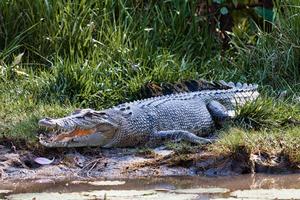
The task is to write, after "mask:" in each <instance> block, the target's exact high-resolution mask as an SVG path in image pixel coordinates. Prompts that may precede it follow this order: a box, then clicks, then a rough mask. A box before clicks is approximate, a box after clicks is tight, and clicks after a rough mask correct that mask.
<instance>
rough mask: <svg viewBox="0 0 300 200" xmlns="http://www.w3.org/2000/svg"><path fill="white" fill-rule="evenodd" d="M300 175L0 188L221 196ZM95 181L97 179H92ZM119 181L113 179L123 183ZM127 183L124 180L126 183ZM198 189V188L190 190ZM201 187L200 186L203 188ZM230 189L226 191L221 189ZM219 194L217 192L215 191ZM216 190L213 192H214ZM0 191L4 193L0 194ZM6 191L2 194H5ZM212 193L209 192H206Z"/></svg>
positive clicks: (292, 181) (294, 185)
mask: <svg viewBox="0 0 300 200" xmlns="http://www.w3.org/2000/svg"><path fill="white" fill-rule="evenodd" d="M299 180H300V175H299V174H287V175H266V174H255V175H240V176H230V177H204V176H193V177H178V176H177V177H146V178H138V179H122V180H118V181H111V180H110V181H108V182H107V183H109V184H105V183H106V182H105V180H103V179H101V184H99V182H100V180H99V179H97V180H96V179H93V180H84V181H78V180H76V181H74V180H49V179H40V180H30V181H29V180H26V181H25V180H20V181H18V182H9V181H2V182H1V183H0V190H12V192H11V193H15V194H17V193H29V192H30V193H32V192H35V193H74V192H76V193H78V192H86V191H109V190H114V191H126V190H137V191H156V192H157V191H159V192H158V193H159V194H161V192H162V191H171V192H172V193H174V192H175V193H176V191H183V190H182V189H189V190H186V191H189V193H191V191H194V192H195V191H196V193H199V194H200V193H201V194H202V196H203V197H204V196H207V194H206V195H204V194H203V192H204V193H205V189H204V190H203V188H210V189H209V190H211V189H213V188H216V189H219V190H218V191H219V193H220V195H221V194H222V195H221V196H220V195H219V197H223V198H224V197H229V192H233V191H236V190H249V189H252V190H253V189H273V188H275V189H283V188H285V189H300V181H299ZM93 181H97V184H96V182H93ZM120 181H122V184H116V185H114V184H113V183H114V182H116V183H120ZM123 183H124V184H123ZM191 189H196V190H191ZM200 189H201V190H200ZM209 190H208V189H207V192H206V193H211V194H213V190H211V191H210V192H208V191H209ZM220 191H227V192H220ZM215 194H216V193H215ZM215 194H214V195H215ZM0 195H1V194H0ZM2 195H3V194H2ZM207 197H209V196H207Z"/></svg>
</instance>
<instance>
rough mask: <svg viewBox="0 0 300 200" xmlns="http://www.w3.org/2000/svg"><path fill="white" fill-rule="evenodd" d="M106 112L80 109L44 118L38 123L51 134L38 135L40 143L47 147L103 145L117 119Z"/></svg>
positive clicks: (111, 137)
mask: <svg viewBox="0 0 300 200" xmlns="http://www.w3.org/2000/svg"><path fill="white" fill-rule="evenodd" d="M108 112H109V111H107V110H104V111H95V110H92V109H82V110H76V111H75V112H74V113H72V114H71V115H69V116H67V117H63V118H58V119H51V118H44V119H42V120H40V121H39V125H40V126H42V127H45V128H46V130H50V133H51V134H44V135H40V143H41V144H42V145H44V146H47V147H81V146H105V145H106V144H108V143H109V142H110V141H111V140H112V139H113V137H114V135H115V133H116V132H117V130H118V124H117V120H116V119H114V117H113V116H114V115H111V114H109V113H108Z"/></svg>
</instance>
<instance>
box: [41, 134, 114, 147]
mask: <svg viewBox="0 0 300 200" xmlns="http://www.w3.org/2000/svg"><path fill="white" fill-rule="evenodd" d="M69 134H70V133H69ZM62 136H64V137H63V138H62ZM39 140H40V143H41V144H42V145H43V146H46V147H83V146H105V145H106V144H107V143H109V141H110V140H108V139H107V138H106V137H105V136H104V135H103V134H101V133H99V132H94V133H91V134H88V135H83V136H75V137H74V136H73V137H71V136H68V133H61V134H59V135H54V136H52V137H51V138H47V137H46V136H44V135H40V137H39Z"/></svg>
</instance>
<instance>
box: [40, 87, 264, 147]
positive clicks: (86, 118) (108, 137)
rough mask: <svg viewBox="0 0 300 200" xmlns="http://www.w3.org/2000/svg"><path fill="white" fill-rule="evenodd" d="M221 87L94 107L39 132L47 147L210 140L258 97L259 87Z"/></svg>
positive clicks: (50, 123) (48, 121)
mask: <svg viewBox="0 0 300 200" xmlns="http://www.w3.org/2000/svg"><path fill="white" fill-rule="evenodd" d="M208 85H209V84H208ZM213 85H215V87H217V86H218V87H219V88H222V89H213V90H209V89H207V90H202V91H196V92H187V93H179V94H172V95H164V96H158V97H153V98H148V99H144V100H138V101H134V102H130V103H124V104H120V105H118V106H115V107H112V108H109V109H105V110H101V111H95V110H92V109H82V110H76V111H75V112H74V113H72V114H71V115H70V116H67V117H63V118H59V119H51V118H45V119H42V120H40V121H39V125H40V126H44V127H47V128H50V129H52V130H53V132H52V134H51V135H50V136H47V135H41V136H40V143H41V144H42V145H45V146H47V147H79V146H101V147H133V146H137V145H145V144H152V145H153V144H158V143H161V142H162V141H165V140H185V141H188V142H192V143H198V144H199V143H208V142H211V141H210V140H209V139H206V138H203V137H201V136H203V135H206V134H207V133H211V132H213V131H214V129H215V126H216V124H222V122H223V121H225V120H227V119H229V118H231V117H234V115H235V109H236V106H241V105H243V104H245V102H247V101H252V100H255V99H256V98H257V97H258V95H259V93H258V92H257V85H252V84H249V85H248V84H241V83H237V84H234V83H225V82H224V81H220V83H218V84H217V83H212V85H211V86H213Z"/></svg>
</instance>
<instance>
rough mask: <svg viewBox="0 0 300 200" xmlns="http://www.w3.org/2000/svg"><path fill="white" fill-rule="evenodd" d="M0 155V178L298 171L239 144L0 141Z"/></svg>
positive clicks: (280, 161)
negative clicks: (21, 144) (213, 148)
mask: <svg viewBox="0 0 300 200" xmlns="http://www.w3.org/2000/svg"><path fill="white" fill-rule="evenodd" d="M195 148H196V147H195ZM0 155H1V157H0V177H1V180H6V181H14V180H17V179H18V180H22V179H27V180H28V179H42V180H43V179H44V180H64V179H70V178H71V179H81V178H109V179H116V178H117V179H118V178H139V177H161V176H195V175H206V176H231V175H239V174H254V173H256V172H266V173H297V172H299V167H298V166H296V165H293V164H292V163H289V161H288V159H286V158H285V156H281V155H278V156H269V155H267V154H249V153H247V151H246V150H245V149H244V148H243V147H240V149H238V150H237V151H236V152H235V153H234V154H231V155H216V154H213V153H212V152H210V151H208V150H207V149H205V148H199V149H198V150H193V151H188V150H186V151H182V150H181V151H178V150H176V149H175V150H174V149H170V148H167V147H159V148H155V149H138V148H136V149H134V148H122V149H99V148H77V149H75V148H70V149H39V150H31V151H30V150H26V149H25V150H24V149H23V150H22V149H20V150H19V149H17V148H16V147H15V146H11V145H10V146H8V145H1V146H0ZM38 157H42V158H47V159H49V160H50V161H51V163H49V164H38V163H37V162H36V161H35V159H36V158H38Z"/></svg>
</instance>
